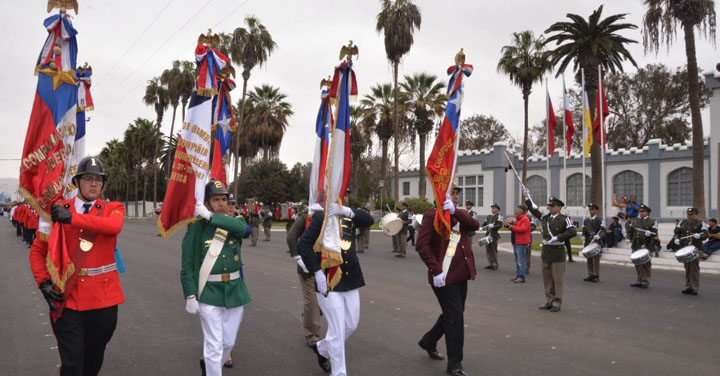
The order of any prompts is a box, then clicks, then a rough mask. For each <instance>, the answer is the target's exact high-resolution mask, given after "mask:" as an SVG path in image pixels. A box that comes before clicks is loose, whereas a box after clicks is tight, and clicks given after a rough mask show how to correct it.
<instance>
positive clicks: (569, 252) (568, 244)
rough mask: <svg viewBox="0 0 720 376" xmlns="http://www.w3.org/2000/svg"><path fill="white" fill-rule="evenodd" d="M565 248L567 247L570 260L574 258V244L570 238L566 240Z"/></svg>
mask: <svg viewBox="0 0 720 376" xmlns="http://www.w3.org/2000/svg"><path fill="white" fill-rule="evenodd" d="M565 249H567V254H568V260H572V259H573V258H572V256H573V255H572V244H570V239H568V240H566V241H565Z"/></svg>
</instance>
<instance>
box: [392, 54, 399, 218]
mask: <svg viewBox="0 0 720 376" xmlns="http://www.w3.org/2000/svg"><path fill="white" fill-rule="evenodd" d="M399 64H400V63H393V96H394V97H395V100H394V102H395V104H394V107H395V110H394V111H393V112H394V116H393V138H394V142H393V154H394V159H395V174H394V177H393V178H394V179H393V181H394V188H395V196H394V199H395V204H396V205H397V202H398V201H399V200H400V166H399V164H400V145H399V144H400V130H399V129H398V120H400V119H398V88H397V81H398V78H397V77H398V65H399Z"/></svg>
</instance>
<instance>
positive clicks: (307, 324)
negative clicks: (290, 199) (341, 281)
mask: <svg viewBox="0 0 720 376" xmlns="http://www.w3.org/2000/svg"><path fill="white" fill-rule="evenodd" d="M307 219H308V211H307V209H305V210H303V211H302V212H301V213H300V214H298V216H297V219H296V220H295V223H294V224H293V225H292V227H290V231H288V234H287V244H288V248H289V249H290V256H291V257H292V258H293V259H294V260H295V262H296V263H297V274H298V280H299V281H300V288H301V289H302V301H303V328H304V329H305V340H306V341H307V345H308V346H309V347H313V346H314V345H315V344H316V343H317V341H319V340H320V335H321V334H322V333H321V331H322V322H321V321H320V306H319V305H318V301H317V296H315V277H314V276H313V275H312V274H310V273H309V272H308V270H307V267H306V266H305V263H304V262H303V260H302V257H300V254H299V253H298V251H297V243H298V239H300V237H301V236H302V234H303V233H304V232H305V227H306V224H307Z"/></svg>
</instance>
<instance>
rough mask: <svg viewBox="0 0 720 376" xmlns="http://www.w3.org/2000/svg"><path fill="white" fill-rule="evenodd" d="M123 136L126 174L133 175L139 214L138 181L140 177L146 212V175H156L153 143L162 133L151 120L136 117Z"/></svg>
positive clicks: (143, 205) (137, 213) (136, 210)
mask: <svg viewBox="0 0 720 376" xmlns="http://www.w3.org/2000/svg"><path fill="white" fill-rule="evenodd" d="M124 136H125V137H124V139H123V143H124V144H125V152H126V155H125V160H126V167H127V168H128V172H127V174H128V176H132V177H133V179H132V180H133V181H134V183H135V195H134V198H135V215H136V216H139V214H140V212H139V211H138V203H137V202H138V201H139V200H140V195H139V192H138V183H140V179H141V177H142V187H143V195H142V201H143V203H142V212H143V214H144V213H146V212H147V211H146V209H145V202H146V201H147V186H148V184H147V178H148V175H150V173H154V174H155V177H157V174H156V172H157V170H156V169H155V167H154V165H155V163H153V159H154V155H155V152H154V148H153V145H154V144H155V143H157V140H158V139H159V138H162V135H161V134H159V131H158V128H157V127H156V126H155V124H153V122H152V121H150V120H147V119H142V118H137V119H135V121H133V122H132V123H130V125H129V126H128V128H127V129H126V130H125V135H124ZM129 181H130V179H128V183H129ZM128 188H129V187H128ZM153 189H155V187H153ZM153 209H154V208H153Z"/></svg>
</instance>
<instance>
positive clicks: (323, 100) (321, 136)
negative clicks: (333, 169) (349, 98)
mask: <svg viewBox="0 0 720 376" xmlns="http://www.w3.org/2000/svg"><path fill="white" fill-rule="evenodd" d="M332 125H333V116H332V107H331V106H330V94H329V93H328V91H327V90H323V91H322V94H320V109H319V110H318V115H317V119H316V120H315V135H316V136H317V137H316V139H315V156H314V157H313V164H312V171H311V172H310V200H309V201H308V202H309V203H310V205H313V204H320V205H321V206H325V205H324V204H325V193H324V192H325V167H326V166H327V153H328V147H329V146H330V145H329V142H330V128H332Z"/></svg>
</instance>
